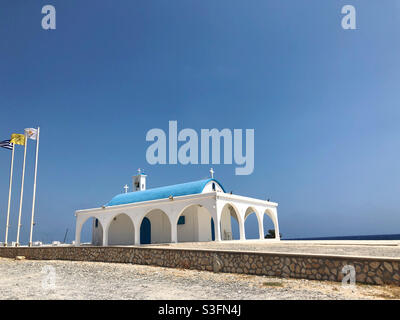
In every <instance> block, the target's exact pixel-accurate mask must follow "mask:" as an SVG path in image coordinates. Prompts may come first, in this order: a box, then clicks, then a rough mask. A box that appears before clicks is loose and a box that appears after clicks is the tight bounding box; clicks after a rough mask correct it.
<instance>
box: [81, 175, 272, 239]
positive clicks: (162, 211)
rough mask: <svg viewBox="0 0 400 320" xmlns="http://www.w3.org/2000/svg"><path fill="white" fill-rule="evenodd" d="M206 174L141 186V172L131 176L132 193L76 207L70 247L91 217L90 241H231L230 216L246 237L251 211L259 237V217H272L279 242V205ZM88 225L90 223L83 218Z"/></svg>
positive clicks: (261, 231)
mask: <svg viewBox="0 0 400 320" xmlns="http://www.w3.org/2000/svg"><path fill="white" fill-rule="evenodd" d="M210 173H211V178H210V179H204V180H198V181H192V182H186V183H181V184H175V185H170V186H164V187H158V188H153V189H146V177H147V176H146V175H145V174H143V173H141V172H140V170H139V173H138V174H137V175H136V176H134V177H133V190H134V191H133V192H127V189H128V186H125V193H122V194H119V195H116V196H115V197H114V198H112V199H111V201H109V202H108V203H107V204H105V205H103V206H101V207H99V208H93V209H86V210H78V211H76V212H75V216H76V232H75V237H76V238H75V245H77V246H79V245H80V244H81V232H82V227H83V225H84V224H85V222H87V221H88V220H89V219H91V220H92V241H91V244H92V245H97V246H113V245H141V244H154V243H176V242H198V241H223V240H232V223H231V221H232V217H233V218H235V219H236V221H237V223H238V226H239V234H240V240H239V241H244V240H246V237H245V228H244V224H245V220H246V218H247V217H248V216H249V215H250V214H253V213H255V215H256V217H257V221H258V229H259V230H258V231H259V239H260V240H261V239H264V227H263V226H264V219H271V220H272V223H273V225H274V229H275V240H279V225H278V214H277V207H278V204H277V203H274V202H270V201H265V200H260V199H255V198H249V197H244V196H239V195H234V194H231V193H226V192H225V190H224V188H223V186H222V184H221V183H220V182H218V181H217V180H216V179H214V172H213V170H212V169H211V170H210ZM88 223H89V222H88Z"/></svg>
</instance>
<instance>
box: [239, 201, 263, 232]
mask: <svg viewBox="0 0 400 320" xmlns="http://www.w3.org/2000/svg"><path fill="white" fill-rule="evenodd" d="M261 223H262V222H261V221H260V217H259V215H258V213H257V211H256V209H255V208H253V207H248V208H247V209H246V211H245V214H244V230H245V235H246V239H260V238H264V236H263V235H262V231H261Z"/></svg>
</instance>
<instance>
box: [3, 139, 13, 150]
mask: <svg viewBox="0 0 400 320" xmlns="http://www.w3.org/2000/svg"><path fill="white" fill-rule="evenodd" d="M0 147H2V148H5V149H8V150H12V149H13V145H12V143H10V140H3V141H1V142H0Z"/></svg>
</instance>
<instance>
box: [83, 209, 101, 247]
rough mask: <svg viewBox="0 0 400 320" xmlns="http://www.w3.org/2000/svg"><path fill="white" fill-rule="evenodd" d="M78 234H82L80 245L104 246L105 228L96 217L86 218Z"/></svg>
mask: <svg viewBox="0 0 400 320" xmlns="http://www.w3.org/2000/svg"><path fill="white" fill-rule="evenodd" d="M78 232H79V234H80V237H79V239H80V244H84V245H85V244H86V245H93V246H102V245H103V226H102V224H101V222H100V220H99V219H97V218H96V217H93V216H90V217H88V218H86V219H85V220H84V222H83V224H82V227H81V228H80V230H79V231H78Z"/></svg>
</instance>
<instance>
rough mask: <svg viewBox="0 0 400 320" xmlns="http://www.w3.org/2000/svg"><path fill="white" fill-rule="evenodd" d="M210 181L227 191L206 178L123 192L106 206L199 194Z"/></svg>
mask: <svg viewBox="0 0 400 320" xmlns="http://www.w3.org/2000/svg"><path fill="white" fill-rule="evenodd" d="M210 181H215V182H216V183H218V184H219V185H220V187H221V188H222V190H223V191H224V192H225V190H224V187H223V186H222V185H221V184H220V183H219V182H218V181H217V180H215V179H205V180H199V181H193V182H187V183H181V184H174V185H172V186H165V187H160V188H154V189H149V190H143V191H136V192H128V193H121V194H119V195H116V196H115V197H114V198H112V199H111V201H110V202H108V203H107V204H106V206H107V207H110V206H117V205H120V204H127V203H135V202H142V201H150V200H158V199H166V198H168V197H169V196H173V197H180V196H187V195H190V194H198V193H202V192H203V189H204V187H205V186H206V184H207V183H209V182H210Z"/></svg>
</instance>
